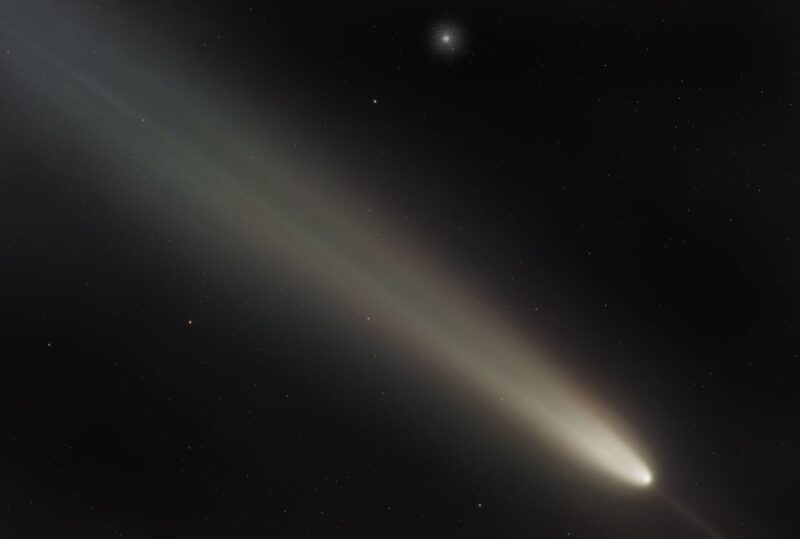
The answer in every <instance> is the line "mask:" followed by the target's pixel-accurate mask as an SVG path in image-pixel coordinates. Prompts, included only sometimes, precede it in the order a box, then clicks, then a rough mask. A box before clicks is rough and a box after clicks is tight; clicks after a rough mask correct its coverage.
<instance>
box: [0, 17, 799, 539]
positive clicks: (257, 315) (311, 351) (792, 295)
mask: <svg viewBox="0 0 800 539" xmlns="http://www.w3.org/2000/svg"><path fill="white" fill-rule="evenodd" d="M76 5H77V7H76V9H78V10H80V9H84V10H93V9H95V8H94V5H95V3H83V2H78V3H76ZM98 5H99V6H100V8H99V10H97V11H99V13H100V15H98V16H100V17H108V18H109V19H108V20H116V21H119V24H120V25H124V26H125V27H131V26H133V27H137V28H141V35H140V36H139V37H140V38H141V42H140V45H141V49H142V51H144V54H157V53H158V47H163V46H165V44H166V43H169V44H170V47H172V48H173V49H175V50H178V51H179V53H180V54H181V55H183V57H185V58H187V59H189V60H190V61H191V66H192V67H191V69H192V70H193V71H194V76H195V77H196V78H198V79H205V80H207V83H208V90H209V91H213V92H217V93H219V94H221V95H226V96H229V97H230V99H231V101H234V102H235V101H237V100H241V101H244V102H248V103H255V104H256V105H257V104H258V101H259V99H262V98H263V97H262V96H265V95H275V91H274V90H275V89H276V88H280V90H281V91H280V94H281V95H282V96H283V99H284V102H283V103H277V104H276V103H270V104H269V106H270V107H277V108H279V109H282V112H281V114H284V115H285V116H284V119H286V118H288V119H290V120H291V122H292V123H293V124H294V125H296V126H299V127H298V130H297V132H298V133H304V134H306V135H307V136H308V137H311V138H313V140H314V144H315V145H318V146H319V147H320V148H322V149H323V151H324V153H323V154H322V155H321V156H318V159H319V160H320V163H322V164H323V165H324V164H325V163H326V162H329V163H330V164H331V165H332V166H334V165H339V164H340V163H341V162H342V161H343V160H345V161H347V162H348V167H349V169H351V170H353V171H354V172H355V173H354V174H353V178H352V181H353V184H355V185H356V186H358V188H359V189H360V190H363V191H364V192H365V193H367V194H368V195H369V196H370V197H372V198H373V199H374V200H375V206H376V208H377V209H379V210H380V211H381V212H382V213H383V214H385V215H390V216H394V217H396V218H398V219H401V220H402V219H408V220H410V221H412V222H414V223H418V229H419V230H423V231H424V234H425V237H424V238H423V239H422V240H421V241H424V242H425V243H426V245H433V246H438V249H439V250H440V255H441V256H442V257H443V258H445V259H446V260H447V261H448V262H449V263H450V264H451V266H450V267H451V268H455V269H459V270H460V271H463V275H466V276H468V277H469V278H470V279H472V280H473V281H474V282H477V283H479V284H480V286H481V287H482V288H483V289H484V290H485V291H486V293H487V294H489V295H490V296H492V297H494V298H495V299H496V302H497V303H498V304H500V305H504V306H507V309H508V311H509V313H510V314H511V316H513V317H514V318H515V319H517V320H519V321H520V324H523V325H525V326H527V327H530V328H531V332H533V333H535V334H536V335H537V336H539V337H540V338H541V339H543V340H544V341H546V342H547V343H548V344H550V345H552V346H554V347H556V348H557V349H559V350H561V351H563V353H564V356H565V357H568V358H569V361H570V366H571V369H573V370H574V371H575V372H577V373H578V374H579V376H582V377H583V379H585V380H587V381H588V382H590V386H591V387H592V389H593V390H596V393H597V395H600V396H601V397H602V398H603V399H605V400H607V401H608V402H609V403H610V404H611V406H612V407H613V408H614V410H615V411H616V412H617V413H619V414H620V415H621V416H622V417H623V418H625V420H626V421H628V422H629V423H630V424H631V425H634V426H635V429H634V430H635V432H636V433H637V435H639V436H640V438H641V439H642V440H644V442H645V444H646V445H647V447H648V448H649V450H650V452H651V453H652V455H653V457H654V462H653V464H654V466H655V469H656V474H657V482H658V484H659V486H660V488H663V489H664V491H666V492H667V493H669V494H670V495H671V496H672V497H674V498H675V499H677V500H678V501H680V502H681V503H683V504H685V505H686V506H687V507H690V508H692V510H693V511H694V512H696V513H697V514H698V515H700V516H701V518H703V519H704V520H706V521H708V522H709V523H711V524H712V525H713V526H714V527H717V528H719V529H720V530H721V531H722V532H723V534H724V536H726V537H792V536H793V533H794V531H793V530H795V529H796V524H795V522H794V521H795V520H796V517H795V515H794V511H795V505H796V503H795V498H796V496H795V490H796V486H797V484H798V479H800V474H798V470H797V465H796V462H795V461H796V455H797V454H798V452H799V451H800V447H799V446H800V437H799V436H798V430H797V424H798V417H799V414H798V412H800V410H799V409H798V399H797V396H796V379H795V377H794V372H795V371H796V365H797V362H798V353H800V343H798V337H797V322H798V314H800V313H799V312H798V290H799V288H798V285H799V284H800V283H798V246H797V208H798V202H800V201H799V199H798V195H799V194H800V193H798V180H797V178H798V170H797V164H798V162H797V157H796V149H797V145H798V130H797V120H798V118H797V113H796V111H795V108H796V107H797V106H798V105H797V104H796V103H795V99H796V96H797V91H798V84H797V77H798V61H800V57H799V56H800V48H798V45H800V43H798V37H797V36H798V35H800V33H798V24H800V23H798V21H800V18H798V16H799V15H800V13H798V9H797V7H796V6H795V5H793V4H792V3H788V2H787V3H783V4H773V5H765V4H761V3H755V2H754V3H727V4H710V3H704V4H703V5H702V6H694V5H690V4H688V3H684V4H679V5H675V4H674V3H668V2H640V3H613V4H610V5H609V4H608V3H606V4H603V5H600V4H592V5H590V4H589V3H580V2H577V3H576V2H543V3H537V4H536V5H532V4H531V3H525V2H496V3H491V4H489V3H486V4H478V3H460V2H450V3H439V2H422V3H415V2H404V3H402V4H400V3H376V2H326V3H289V2H263V3H246V2H225V3H200V2H191V3H189V2H170V3H152V4H146V5H143V4H142V3H139V2H136V3H133V2H129V3H126V2H101V3H98ZM442 21H445V22H452V23H453V24H455V25H457V27H459V28H461V29H463V31H464V32H465V36H466V38H465V46H464V48H463V50H460V51H458V53H457V54H455V55H452V56H448V55H442V54H440V53H437V52H436V51H434V50H433V49H432V47H431V32H432V29H433V28H434V27H435V25H436V24H438V23H440V22H442ZM53 23H54V24H58V21H53ZM151 36H158V38H157V39H151ZM93 38H96V39H97V40H98V42H99V43H102V42H103V40H104V39H110V36H93ZM0 45H2V43H0ZM0 48H2V47H0ZM3 69H5V68H4V66H3V64H2V63H0V277H2V280H1V281H0V282H2V286H1V287H0V317H2V319H0V420H1V423H0V424H2V425H4V428H3V430H2V432H1V434H0V456H2V458H0V535H2V536H3V537H11V538H18V537H19V538H23V537H106V536H115V535H122V536H126V537H206V536H207V537H254V536H266V537H272V536H274V537H590V538H596V537H615V538H616V537H619V538H624V537H691V536H693V535H691V534H693V533H695V534H697V535H696V536H698V537H702V534H700V533H699V532H698V531H697V528H693V527H692V525H691V524H688V523H687V520H686V519H685V518H682V517H680V516H679V515H677V514H676V513H675V512H674V511H672V510H670V509H668V507H667V506H666V504H665V503H663V502H660V501H659V500H658V499H657V498H656V497H655V495H651V494H649V493H648V494H645V495H644V496H642V495H641V493H634V494H629V493H621V492H615V493H612V494H607V493H606V494H602V493H597V492H593V491H591V490H589V489H588V488H587V487H585V486H582V484H581V483H580V481H579V480H575V481H574V482H567V483H566V484H563V485H560V486H559V485H558V480H557V479H553V477H550V476H549V475H548V474H550V472H548V471H546V470H541V469H540V468H537V467H535V466H532V467H531V468H530V469H527V468H526V469H522V468H521V467H524V466H525V462H524V458H523V457H524V451H523V450H522V449H520V448H518V447H514V444H513V442H511V441H504V440H502V439H498V438H497V437H496V436H495V435H496V434H497V433H496V432H493V431H492V430H491V429H489V430H480V429H477V430H476V431H475V432H473V431H471V430H470V425H463V424H460V425H454V424H452V421H453V419H452V417H454V416H452V415H448V414H449V413H450V412H451V411H452V410H453V409H456V408H458V407H459V406H465V407H467V409H469V407H470V404H469V403H458V402H453V400H452V399H451V398H449V397H447V396H446V395H445V394H440V393H439V392H438V390H437V388H436V387H429V386H421V387H416V386H414V385H412V384H409V383H406V382H405V381H404V380H403V379H401V378H398V379H394V378H392V377H389V376H387V375H386V374H385V373H384V372H382V371H381V370H380V369H378V368H377V367H375V368H374V369H371V368H370V367H369V366H368V365H369V354H370V352H369V345H364V346H355V345H353V344H352V343H349V342H348V339H347V336H346V335H340V334H338V333H337V331H335V328H333V327H329V328H326V327H325V325H324V324H323V323H321V322H320V321H319V320H316V319H315V318H314V315H313V313H311V314H309V313H308V312H307V311H308V308H306V307H305V306H303V301H304V298H302V297H296V296H294V295H293V293H292V292H291V291H284V290H274V291H273V292H271V293H268V292H263V291H262V290H259V291H254V290H253V287H252V283H253V282H254V279H257V278H258V276H257V275H254V274H253V273H254V272H253V271H250V270H248V268H242V267H239V266H237V265H236V264H235V263H234V262H231V263H230V268H229V269H230V271H224V272H223V271H220V270H207V269H206V268H208V267H209V266H210V261H209V260H208V257H210V256H211V255H208V254H205V253H197V252H193V251H192V250H190V249H188V248H185V247H183V246H182V242H181V241H180V240H181V238H180V234H181V233H180V232H179V231H171V230H160V229H153V228H152V227H148V226H147V224H146V223H147V216H146V212H147V209H146V208H142V210H141V211H142V213H143V216H142V219H141V220H138V221H136V222H133V223H132V222H127V221H126V220H125V219H123V218H121V217H120V215H121V213H120V212H119V211H118V209H119V208H118V206H119V207H121V205H122V201H119V200H116V199H114V197H113V196H109V194H108V192H104V191H102V190H100V191H95V192H92V191H91V190H87V189H83V188H76V186H79V185H85V184H94V183H97V181H99V179H101V178H104V177H106V176H108V175H110V174H120V173H119V172H112V171H111V170H110V169H106V168H104V165H102V164H101V163H100V162H99V161H98V160H96V159H93V157H92V155H91V152H89V151H87V152H83V153H82V152H80V151H76V150H75V148H76V147H80V144H79V142H76V140H74V137H72V135H71V134H70V133H69V131H64V130H59V129H58V128H54V129H46V128H39V127H37V126H36V125H34V123H33V122H31V123H30V124H28V123H26V122H24V121H21V120H20V119H19V117H18V115H17V114H16V113H15V111H16V110H17V109H18V108H19V103H17V102H16V101H15V100H16V99H17V97H16V94H14V93H13V92H11V91H4V90H3V86H5V85H4V84H3V78H2V70H3ZM187 69H189V68H187ZM165 76H169V74H165ZM175 76H180V74H179V73H178V74H175ZM373 99H376V100H377V103H373ZM4 118H5V119H6V120H4ZM292 136H295V135H292ZM302 142H303V141H302V139H300V140H299V143H300V144H302ZM345 156H346V157H345ZM354 157H355V159H354ZM110 180H111V181H122V180H124V178H110ZM188 320H192V324H191V325H188V324H187V321H188ZM351 355H353V356H361V357H360V360H359V361H358V363H357V364H358V365H359V367H358V369H356V370H355V371H349V370H347V369H346V368H344V367H343V365H347V364H348V362H349V361H350V359H349V356H351ZM396 355H397V356H398V357H397V361H398V363H400V364H402V353H401V352H396ZM365 365H366V366H365ZM476 413H479V411H476ZM459 417H460V416H459ZM448 440H452V442H449V441H448ZM553 473H556V472H553ZM556 476H557V473H556ZM538 477H542V478H544V479H542V480H541V481H538V480H537V478H538ZM597 498H608V499H604V500H602V502H600V501H597Z"/></svg>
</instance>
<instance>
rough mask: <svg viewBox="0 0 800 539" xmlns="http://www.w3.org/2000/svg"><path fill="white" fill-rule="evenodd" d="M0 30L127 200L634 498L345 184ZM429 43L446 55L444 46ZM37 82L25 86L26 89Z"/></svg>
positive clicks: (622, 468)
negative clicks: (381, 344)
mask: <svg viewBox="0 0 800 539" xmlns="http://www.w3.org/2000/svg"><path fill="white" fill-rule="evenodd" d="M0 28H2V27H0ZM2 31H3V33H5V34H6V35H7V36H10V35H14V37H15V42H16V43H17V47H16V48H15V54H14V58H13V60H15V63H14V64H13V65H14V66H15V68H16V69H17V70H18V72H19V74H20V78H21V79H25V78H26V77H25V73H26V70H27V69H29V66H31V65H35V66H36V72H37V73H38V72H40V71H44V72H47V73H48V78H47V84H48V91H57V92H58V94H59V99H60V101H59V103H60V105H59V106H60V107H62V109H63V111H64V113H65V116H68V115H70V114H73V113H74V112H75V111H78V112H79V113H80V114H78V115H76V116H78V117H79V118H80V119H81V122H80V123H79V124H77V125H76V126H75V128H76V129H78V130H81V132H82V133H83V135H84V136H85V139H86V140H89V141H91V143H90V144H91V146H90V147H88V148H87V149H88V150H89V151H91V152H95V153H97V154H98V155H100V154H102V153H104V152H106V151H107V150H108V149H109V148H111V149H113V150H114V151H120V150H124V151H129V152H134V153H135V155H136V156H137V158H136V166H137V167H141V168H142V169H144V170H146V171H147V173H148V174H149V175H150V176H152V177H154V178H159V179H160V180H161V183H158V182H146V183H145V182H143V183H142V184H141V185H133V186H130V190H131V196H132V197H135V199H136V200H139V201H143V203H145V204H147V206H148V207H149V208H152V209H158V211H160V212H161V216H162V219H164V220H165V221H166V222H167V223H169V222H170V221H171V220H173V219H176V220H177V221H179V223H177V224H179V225H181V226H183V225H185V223H186V222H187V220H190V221H191V222H196V223H202V224H203V225H204V226H203V228H202V229H203V230H205V232H203V233H202V234H198V238H197V239H198V245H202V246H203V248H206V249H221V248H222V246H224V245H226V244H228V243H230V242H231V241H234V240H235V241H237V242H239V243H240V245H241V246H242V247H241V248H242V250H243V251H244V252H245V253H246V255H247V257H248V258H250V259H251V260H252V261H253V263H254V265H256V264H259V263H260V262H261V261H263V260H266V261H268V264H269V267H270V268H271V270H270V271H272V272H274V275H264V280H265V285H266V282H268V281H270V280H271V279H272V278H273V277H274V276H275V275H280V276H281V277H282V278H283V279H284V280H288V281H290V282H293V283H294V284H295V285H297V286H298V287H303V288H308V289H310V290H313V291H314V292H315V293H316V295H318V296H319V297H320V298H326V299H327V301H328V303H329V304H333V305H335V308H334V310H335V311H337V312H339V313H340V314H347V315H349V316H350V317H352V319H353V320H355V321H357V322H355V323H356V324H358V326H357V327H355V328H354V331H363V330H364V328H363V324H369V328H371V330H373V331H377V332H380V334H381V335H383V338H385V339H387V340H389V341H391V342H393V343H395V344H396V345H397V346H401V347H404V348H405V349H408V350H409V356H410V357H413V358H416V359H415V361H416V362H417V368H418V371H419V375H420V376H428V375H429V374H430V373H431V372H432V371H436V372H438V373H444V375H445V376H447V378H448V379H449V380H451V381H457V382H459V384H458V386H459V387H460V388H461V389H460V391H463V392H464V393H465V394H467V393H468V394H469V395H471V396H472V398H474V399H481V400H483V401H485V402H487V403H490V404H491V405H492V409H493V410H494V411H495V413H499V414H505V415H506V417H513V418H515V421H516V424H517V425H518V426H519V428H520V429H522V430H523V431H524V432H530V433H531V434H533V435H535V436H536V437H537V438H538V439H544V440H547V441H549V442H551V443H552V444H553V445H554V446H555V447H557V448H559V450H561V451H564V452H566V453H568V454H569V455H571V456H572V457H573V458H574V459H575V460H576V461H578V462H581V463H583V464H584V465H585V466H586V467H587V468H588V469H592V470H595V471H598V472H602V473H603V474H605V475H606V476H608V477H611V478H614V479H617V480H620V481H622V482H624V483H627V484H630V485H634V486H647V485H649V484H650V483H651V482H652V473H651V471H650V470H649V468H648V466H647V465H646V464H645V462H644V461H643V459H642V458H641V457H640V456H639V455H638V453H637V451H636V450H635V449H634V448H633V447H632V446H631V444H630V443H629V442H627V441H626V440H624V439H623V437H622V436H621V435H620V433H619V432H618V431H617V430H616V429H615V428H614V427H613V426H612V425H611V424H610V423H608V422H607V421H605V420H603V419H601V418H600V416H599V413H598V411H597V410H595V409H594V408H593V407H592V406H590V405H587V404H586V403H584V402H583V401H581V400H580V399H579V398H578V396H577V394H576V392H575V391H574V388H573V387H572V385H571V384H570V383H569V382H568V381H567V379H566V378H565V376H564V375H563V374H562V373H560V372H558V371H557V370H556V369H555V368H554V361H553V360H552V358H551V359H548V354H547V353H546V352H545V351H544V350H542V349H541V348H540V347H538V346H537V345H536V344H535V343H531V342H530V341H529V338H528V337H527V335H526V334H525V333H526V332H525V331H524V329H523V328H520V327H518V326H517V324H515V323H514V321H512V320H507V319H505V318H504V317H503V316H502V315H501V314H499V313H498V312H497V311H496V310H494V309H492V308H490V307H486V306H479V305H477V302H476V298H478V297H480V292H479V291H478V290H476V289H475V288H473V287H470V286H467V285H464V284H461V283H459V281H460V279H459V278H458V277H457V276H456V275H453V274H452V272H447V271H445V270H444V269H442V268H443V266H442V264H440V263H438V262H437V261H436V259H435V257H432V256H429V255H428V254H427V253H425V252H424V251H423V250H422V249H419V248H415V247H412V245H413V242H412V241H409V240H408V239H406V238H404V237H403V236H404V234H402V233H400V232H399V231H398V230H392V225H391V223H379V225H380V229H381V230H382V231H384V233H382V234H381V235H380V236H376V235H375V234H374V232H373V231H374V230H375V227H376V219H375V218H374V216H373V215H370V216H369V217H365V216H364V215H363V213H359V212H357V211H356V210H355V209H354V208H358V207H359V203H358V200H359V197H358V196H357V195H356V194H354V193H352V192H348V191H347V189H346V187H345V185H344V183H343V182H337V186H340V187H337V192H328V193H324V192H322V190H320V189H315V190H314V192H313V193H311V192H309V191H308V189H307V188H306V187H304V186H303V185H302V184H301V182H299V181H297V176H298V173H297V170H301V169H302V166H300V165H299V164H298V163H297V162H296V160H297V157H296V156H293V155H292V154H291V153H290V152H288V151H287V150H285V149H281V144H280V143H279V142H275V141H270V142H264V141H263V137H261V139H260V140H262V142H259V143H254V142H252V140H259V139H258V138H256V137H253V136H251V135H249V134H248V133H249V131H250V129H249V127H248V126H247V125H246V124H245V123H243V122H241V121H240V123H236V122H231V120H228V119H226V118H224V117H223V116H222V115H221V114H219V113H217V112H215V110H214V109H213V108H204V109H203V110H192V109H191V107H190V106H183V107H182V106H181V105H179V103H196V102H199V100H201V99H202V96H191V95H171V94H170V93H169V88H168V87H166V86H165V84H164V83H163V82H162V81H159V80H158V79H154V78H148V77H146V76H144V75H137V74H136V73H134V72H130V71H124V70H122V69H119V68H117V67H116V65H117V64H119V56H120V55H121V54H122V53H121V52H117V53H116V54H117V56H116V57H115V58H114V61H113V62H112V60H111V58H107V59H105V62H103V59H102V58H100V59H95V60H94V61H95V64H94V66H95V67H93V68H83V69H81V68H78V67H77V66H75V65H74V64H72V63H71V62H70V59H69V58H68V57H66V56H64V55H62V54H61V52H60V51H62V50H67V49H68V47H65V46H63V44H62V43H59V42H58V38H57V37H54V36H52V35H48V34H46V33H42V31H41V30H40V29H38V28H37V27H36V26H35V25H31V27H30V28H27V29H23V30H19V31H18V32H15V33H14V34H12V33H11V31H10V30H9V29H8V28H2ZM75 35H89V34H88V33H82V32H76V34H75ZM22 36H25V37H22ZM448 36H449V38H448ZM440 38H441V40H442V41H443V42H444V40H445V39H446V38H448V39H447V42H446V43H445V44H446V45H447V46H448V47H450V46H453V43H452V40H453V39H454V38H455V37H454V35H452V34H441V36H440ZM128 56H131V57H132V54H128ZM98 66H100V67H98ZM100 68H102V69H101V72H97V71H92V70H93V69H94V70H98V69H100ZM107 73H112V74H113V76H111V77H104V75H105V74H107ZM38 80H39V79H38V78H37V77H29V83H30V84H31V85H32V87H33V88H34V89H36V84H37V81H38ZM109 81H113V82H109ZM163 103H169V104H170V107H169V114H168V115H167V114H163V113H161V108H160V107H161V106H162V104H163ZM142 118H147V121H146V122H143V121H142ZM198 118H202V123H201V124H199V125H198ZM96 126H103V128H97V127H96ZM190 126H191V128H190ZM212 141H213V142H212ZM301 157H305V156H301ZM279 163H284V164H279ZM121 166H125V167H129V166H130V163H124V165H121ZM326 174H332V172H326ZM354 201H355V202H354ZM174 208H179V210H174ZM176 211H177V214H176V215H178V217H177V218H174V217H171V215H172V214H173V213H175V212H176ZM173 224H175V223H173ZM482 305H485V302H483V303H482ZM367 318H368V320H367Z"/></svg>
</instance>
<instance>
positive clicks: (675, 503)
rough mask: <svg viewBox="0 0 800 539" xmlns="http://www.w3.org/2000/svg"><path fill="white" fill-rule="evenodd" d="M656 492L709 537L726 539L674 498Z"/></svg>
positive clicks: (657, 491) (658, 491) (656, 491)
mask: <svg viewBox="0 0 800 539" xmlns="http://www.w3.org/2000/svg"><path fill="white" fill-rule="evenodd" d="M654 492H655V493H656V494H658V495H659V497H660V498H661V499H663V500H664V501H665V502H667V504H668V505H669V506H670V507H671V508H672V509H674V510H675V512H677V513H678V514H680V515H681V516H682V517H684V518H686V519H687V520H689V521H690V522H691V523H692V524H694V525H695V526H697V527H698V528H700V529H701V530H703V531H704V532H705V533H706V534H708V536H709V537H714V538H715V539H724V538H723V535H722V534H721V533H719V532H718V531H717V530H715V529H714V528H712V527H711V526H710V525H708V524H707V523H706V522H705V521H704V520H703V519H701V518H700V517H699V516H697V515H695V514H694V513H692V512H691V511H690V510H689V509H687V508H686V507H684V506H683V505H681V504H680V503H678V501H677V500H675V499H674V498H672V497H671V496H670V495H669V494H667V493H665V492H664V491H663V490H659V489H655V490H654Z"/></svg>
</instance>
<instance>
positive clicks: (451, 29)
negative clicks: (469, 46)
mask: <svg viewBox="0 0 800 539" xmlns="http://www.w3.org/2000/svg"><path fill="white" fill-rule="evenodd" d="M432 47H433V48H434V50H436V52H437V53H439V54H444V55H446V56H452V55H454V54H456V53H458V52H460V51H462V50H463V49H464V48H465V47H466V43H465V37H464V31H463V29H462V28H461V27H460V26H459V25H457V24H455V23H441V24H439V25H437V26H436V27H435V28H434V31H433V36H432Z"/></svg>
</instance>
